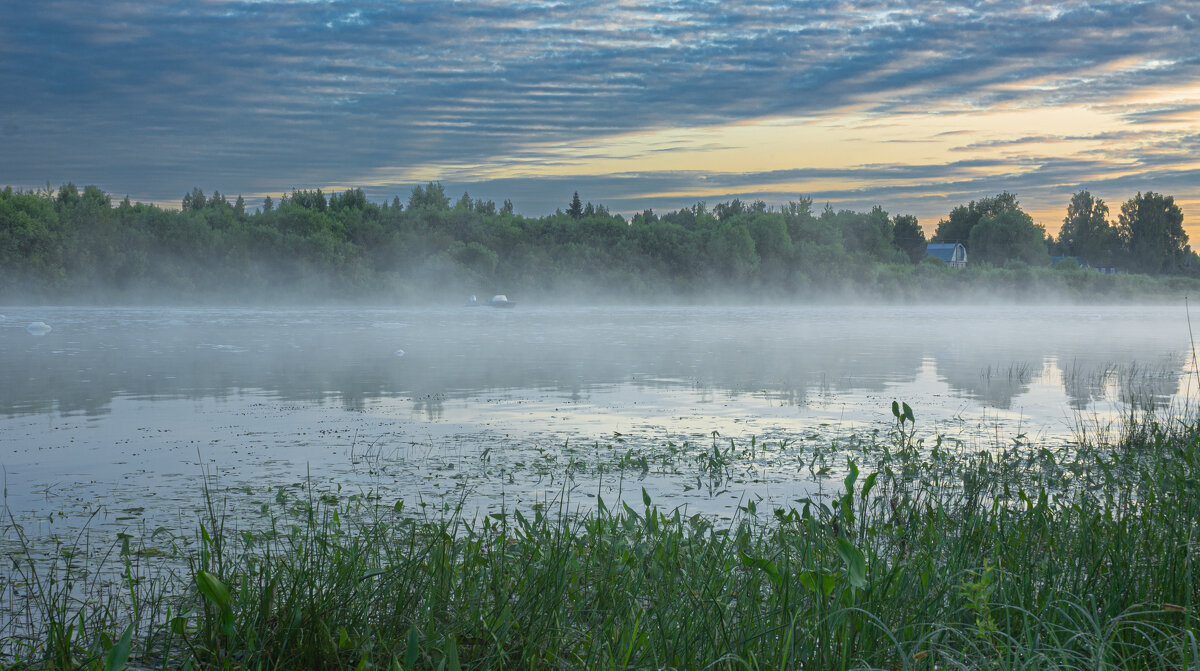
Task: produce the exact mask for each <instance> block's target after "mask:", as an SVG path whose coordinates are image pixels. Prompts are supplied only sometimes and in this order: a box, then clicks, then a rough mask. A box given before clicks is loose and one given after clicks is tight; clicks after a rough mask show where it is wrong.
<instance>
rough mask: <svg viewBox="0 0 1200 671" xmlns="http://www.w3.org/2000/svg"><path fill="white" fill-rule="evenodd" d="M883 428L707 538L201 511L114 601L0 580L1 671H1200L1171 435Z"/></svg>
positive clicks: (899, 417) (398, 512)
mask: <svg viewBox="0 0 1200 671" xmlns="http://www.w3.org/2000/svg"><path fill="white" fill-rule="evenodd" d="M900 408H901V406H899V405H897V406H896V407H895V408H894V412H895V415H896V428H895V431H894V432H893V433H892V435H891V436H890V437H888V439H886V440H862V441H860V442H859V443H857V444H856V446H855V447H854V448H853V449H850V450H848V451H846V452H843V453H841V455H840V458H842V459H845V460H846V462H845V466H844V467H839V469H840V471H839V472H840V473H844V474H845V478H844V480H843V483H842V487H841V488H840V489H839V490H838V493H837V495H836V496H834V497H831V498H828V499H824V500H807V499H806V500H800V501H796V502H794V505H792V506H788V507H786V508H781V509H774V510H760V509H758V507H757V506H756V504H755V503H754V502H749V501H748V502H745V505H744V508H743V509H742V511H741V513H740V514H739V516H738V517H737V518H736V519H735V520H734V521H732V522H727V523H718V522H715V521H714V520H713V519H712V518H708V517H704V516H699V515H697V516H688V515H685V514H682V513H681V512H680V511H679V510H674V509H671V508H670V506H669V502H668V501H654V500H651V498H650V496H649V495H648V494H645V492H644V490H643V496H642V500H641V502H640V504H639V505H636V506H631V505H628V504H626V503H617V502H610V503H609V504H608V505H606V504H605V503H604V502H600V503H599V504H598V505H591V501H590V500H589V507H587V508H586V509H584V508H577V507H576V506H575V504H574V502H573V501H571V500H570V499H569V496H568V494H567V493H566V492H569V491H570V489H569V488H568V487H565V486H564V489H563V492H564V493H563V495H562V497H561V498H560V499H559V500H556V501H552V502H548V505H543V506H536V507H531V508H530V509H527V510H517V509H509V510H505V511H503V512H497V513H495V514H492V515H488V516H483V517H478V518H471V519H464V517H463V516H462V510H461V509H458V510H456V509H454V508H451V509H449V510H444V511H441V512H438V513H430V514H415V515H414V514H410V512H411V511H409V510H408V509H407V507H406V506H405V505H404V504H403V502H396V503H394V504H388V505H384V504H383V503H381V502H379V501H378V500H376V499H367V498H353V499H349V498H339V497H337V496H331V495H322V494H320V493H317V492H312V491H309V492H301V493H300V494H299V495H295V494H293V495H289V494H286V493H284V492H283V491H281V492H280V494H279V496H277V497H276V499H275V500H274V501H273V502H271V503H269V504H266V505H264V507H263V509H262V511H261V513H260V514H261V517H260V518H258V519H255V520H250V519H247V518H245V516H244V513H239V515H238V516H234V515H231V514H227V513H226V512H225V511H224V510H223V509H222V508H223V507H222V502H221V500H220V498H219V491H218V490H217V489H216V488H214V487H209V488H206V489H205V500H206V503H207V509H206V513H205V515H204V516H203V518H202V519H201V520H198V521H197V524H196V531H195V532H194V534H189V535H188V536H187V537H177V538H175V540H174V542H173V544H172V547H171V549H170V551H169V552H168V553H167V554H168V555H170V556H169V557H156V556H154V555H153V553H150V554H147V553H146V552H145V550H144V548H140V547H122V548H117V549H114V552H113V555H112V557H111V558H110V562H111V563H113V564H116V565H118V566H119V570H117V571H115V572H112V571H110V572H109V574H108V575H109V576H110V578H111V576H112V575H117V576H120V577H123V580H112V579H109V580H100V579H99V578H98V577H96V576H98V575H99V574H98V573H95V572H92V573H87V569H85V568H82V567H78V566H75V565H73V564H72V563H71V562H70V560H69V559H62V558H61V557H60V558H59V560H58V561H56V562H51V563H50V564H49V565H48V564H47V563H46V562H45V561H44V560H43V561H34V559H33V557H32V556H31V551H29V550H27V551H26V553H25V555H23V556H17V557H14V559H13V561H14V566H15V567H17V568H19V570H20V575H21V576H22V578H23V581H22V584H25V585H35V587H34V588H33V589H32V594H33V606H31V607H30V608H28V609H27V610H26V612H27V613H29V614H30V615H29V616H28V617H27V619H26V620H24V622H23V624H22V625H21V626H20V627H15V626H11V625H10V627H9V631H8V632H6V636H7V638H6V639H5V640H4V642H3V654H4V655H5V656H6V657H5V659H6V660H7V663H8V664H10V665H11V667H12V668H35V669H67V668H80V667H82V668H95V669H103V668H120V667H121V665H122V664H123V663H125V661H126V660H129V661H130V663H132V664H136V665H137V668H180V667H187V666H190V667H192V668H222V669H297V668H311V669H410V668H421V669H439V668H441V669H456V668H461V669H483V668H501V669H527V668H533V669H577V668H590V669H609V668H621V669H625V668H680V669H851V668H878V669H930V670H932V669H957V668H962V669H1200V642H1198V641H1197V636H1196V634H1197V620H1196V613H1197V610H1196V608H1197V605H1198V601H1200V564H1198V561H1200V523H1198V520H1200V426H1198V425H1197V423H1196V422H1194V421H1192V422H1180V421H1169V420H1156V419H1155V418H1154V417H1152V416H1133V415H1131V417H1130V421H1129V422H1128V424H1127V426H1126V427H1125V429H1124V431H1123V432H1122V435H1121V436H1120V437H1119V440H1116V441H1114V443H1113V444H1104V445H1091V444H1083V445H1077V446H1074V447H1072V448H1057V449H1053V450H1052V449H1047V448H1044V447H1041V446H1037V445H1031V444H1029V443H1027V442H1025V441H1024V440H1022V439H1020V438H1018V439H1014V440H1013V442H1012V444H1011V445H1008V446H1002V447H998V448H994V449H976V450H966V449H964V448H963V447H962V446H961V445H955V444H950V443H944V442H943V441H942V440H940V439H938V438H930V439H929V441H928V442H923V441H922V440H920V439H916V437H915V433H914V430H913V429H914V427H913V423H912V422H911V420H912V412H911V410H910V409H908V408H907V407H906V406H905V407H904V409H903V410H901V409H900ZM750 449H751V450H752V449H754V446H753V445H752V446H751V448H750ZM744 452H745V450H743V451H741V452H739V451H738V450H737V449H735V448H734V446H733V444H732V443H731V444H730V447H728V448H725V447H723V444H722V445H718V444H717V443H716V442H714V444H713V448H712V451H710V452H706V453H701V454H700V455H698V456H697V457H696V458H697V465H698V467H699V468H700V469H701V470H706V471H711V473H710V475H714V476H715V477H719V476H720V475H721V474H722V473H724V472H725V471H726V470H727V468H728V467H729V464H730V463H731V462H732V461H735V460H736V459H737V458H738V455H739V454H740V453H744ZM797 477H809V475H808V473H807V472H802V471H800V470H799V469H798V471H797ZM172 557H173V558H174V559H172ZM43 559H44V558H43ZM171 561H173V562H175V564H174V565H175V566H178V568H177V569H175V570H172V571H160V572H159V573H158V574H151V572H150V571H151V569H152V568H153V567H155V566H160V565H162V563H169V562H171ZM155 562H160V564H156V563H155ZM47 566H49V568H47ZM81 580H82V581H83V582H84V583H87V584H84V585H83V586H81V582H80V581H81ZM89 580H90V581H91V582H88V581H89ZM10 593H11V590H10ZM85 593H87V594H89V596H88V598H87V599H86V600H85V599H83V598H81V595H83V594H85ZM11 598H15V597H11ZM126 632H128V633H129V635H128V636H126V637H124V638H123V637H122V635H123V634H125V633H126Z"/></svg>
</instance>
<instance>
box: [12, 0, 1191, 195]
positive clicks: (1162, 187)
mask: <svg viewBox="0 0 1200 671" xmlns="http://www.w3.org/2000/svg"><path fill="white" fill-rule="evenodd" d="M1056 111H1057V112H1060V113H1061V112H1063V111H1065V114H1066V116H1065V118H1066V121H1064V117H1063V114H1059V115H1058V116H1057V117H1053V118H1052V117H1050V116H1046V115H1047V114H1049V113H1052V112H1056ZM998 114H999V115H1000V116H997V115H998ZM1072 115H1077V116H1078V118H1079V120H1080V121H1079V124H1078V125H1079V127H1078V128H1073V127H1072V126H1073V125H1074V124H1072V123H1071V121H1070V120H1071V118H1074V117H1073V116H1072ZM1198 118H1200V8H1197V7H1196V5H1195V4H1194V3H1193V2H1190V1H1177V2H1144V3H1142V2H1119V3H1118V2H1109V3H1104V2H1076V1H1067V2H1057V3H1035V2H1017V1H1009V0H999V1H985V0H979V1H976V2H932V3H929V2H921V3H915V2H893V1H887V0H879V1H870V0H867V1H860V2H854V1H847V2H841V1H832V0H829V1H816V2H807V3H790V2H789V3H782V2H780V3H773V2H752V1H750V0H733V1H722V2H715V1H707V0H684V1H680V2H636V1H630V0H626V1H623V2H618V3H611V2H572V3H559V2H543V3H511V2H501V1H490V2H489V1H484V2H432V1H428V2H403V1H402V2H382V1H380V2H367V1H359V0H347V1H344V2H341V1H303V0H296V1H270V0H264V1H237V2H233V1H229V2H226V1H222V0H207V1H200V2H134V1H127V2H120V1H115V2H111V3H91V2H83V1H82V0H50V1H45V2H33V3H7V4H6V5H5V7H4V8H3V9H0V140H2V141H0V184H12V185H15V186H37V185H41V184H44V183H45V182H46V181H47V180H48V181H50V182H51V183H54V184H57V183H58V182H61V181H66V180H73V181H75V182H80V183H96V184H99V185H101V186H102V187H103V188H106V189H109V190H112V191H115V192H117V193H125V192H129V193H131V194H132V195H133V196H134V198H140V199H143V200H154V201H160V202H167V201H175V200H177V199H178V198H179V197H180V196H181V195H182V194H183V193H185V192H186V191H189V190H190V189H191V187H192V186H196V185H199V186H201V187H202V188H205V189H206V190H211V189H213V188H216V189H219V190H221V191H223V192H230V193H246V194H248V195H252V194H265V193H279V192H281V191H285V190H289V189H290V188H292V187H310V186H326V187H339V186H364V187H365V188H366V189H367V190H368V193H369V194H370V195H372V196H373V197H376V198H383V197H390V196H391V195H393V194H400V195H401V196H402V197H404V195H406V194H407V192H408V190H409V189H411V186H412V184H414V183H415V182H418V181H424V180H429V179H438V180H442V181H443V182H444V183H446V184H447V187H448V189H449V190H450V191H451V192H461V190H470V191H471V193H472V195H475V196H483V197H490V198H495V199H501V198H504V197H512V198H513V200H514V202H515V203H516V204H517V207H518V209H519V210H522V211H525V212H528V213H533V214H538V213H542V212H546V211H552V210H553V209H554V208H555V207H560V206H562V205H563V204H565V203H566V201H567V200H568V199H569V198H570V194H571V192H572V191H575V190H578V191H579V192H580V193H581V195H583V196H584V197H585V199H587V200H592V201H597V202H605V203H607V204H609V206H610V207H611V208H612V209H614V210H626V211H628V210H633V209H642V208H644V207H654V208H656V209H664V208H673V207H678V206H681V205H685V204H690V203H691V202H695V201H696V200H709V201H716V200H721V199H723V198H728V197H734V196H738V197H743V198H746V197H750V198H754V197H762V198H764V199H766V200H769V201H775V202H781V201H785V200H787V199H789V198H794V197H796V196H798V195H801V194H807V195H811V196H813V197H814V198H817V199H818V201H824V200H830V201H832V202H834V203H835V204H838V205H845V206H847V207H856V208H861V207H869V206H870V205H873V204H875V203H881V204H883V205H884V206H885V207H886V208H888V209H889V210H891V211H894V212H896V211H912V212H917V213H918V214H920V215H921V216H923V218H927V217H934V218H936V217H937V216H940V214H944V213H945V212H946V211H947V210H948V209H949V207H950V206H952V205H954V204H957V203H959V202H964V201H965V200H969V199H971V198H977V197H979V196H981V195H986V194H989V193H994V192H997V191H1000V190H1004V189H1007V190H1010V191H1016V192H1017V193H1018V194H1020V195H1021V198H1022V202H1023V203H1024V204H1026V206H1028V207H1031V208H1032V209H1035V210H1045V211H1047V212H1049V211H1051V210H1054V209H1058V210H1060V211H1061V209H1062V208H1063V207H1064V205H1065V202H1066V199H1065V197H1064V194H1065V195H1067V196H1069V193H1070V192H1071V191H1072V190H1073V189H1075V188H1077V187H1081V186H1082V187H1087V188H1090V189H1092V190H1093V192H1096V193H1099V194H1101V195H1104V196H1105V197H1108V198H1109V199H1110V200H1115V199H1123V198H1127V197H1129V196H1130V195H1132V194H1133V192H1135V191H1138V190H1147V189H1152V190H1156V191H1161V192H1164V193H1168V194H1173V195H1175V196H1176V197H1177V198H1178V199H1180V200H1181V201H1184V202H1185V203H1196V204H1198V205H1200V180H1197V175H1198V171H1200V152H1198V151H1197V150H1198V149H1200V121H1197V119H1198ZM751 131H754V132H756V133H757V135H755V134H753V133H751ZM748 133H749V135H748ZM764 138H767V139H764ZM774 140H777V142H776V141H774ZM774 146H779V147H781V148H782V147H785V148H786V149H787V154H786V155H779V154H780V152H774V151H772V147H774ZM1189 213H1190V214H1191V213H1195V214H1194V215H1193V216H1196V215H1200V208H1196V207H1191V209H1190V210H1189ZM1059 216H1061V215H1059Z"/></svg>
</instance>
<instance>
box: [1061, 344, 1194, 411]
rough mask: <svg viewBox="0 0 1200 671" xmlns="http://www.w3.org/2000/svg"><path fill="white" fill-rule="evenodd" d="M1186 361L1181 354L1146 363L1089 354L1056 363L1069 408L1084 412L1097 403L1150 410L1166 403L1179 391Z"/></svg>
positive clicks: (1166, 355)
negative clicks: (1113, 403) (1109, 402)
mask: <svg viewBox="0 0 1200 671" xmlns="http://www.w3.org/2000/svg"><path fill="white" fill-rule="evenodd" d="M1186 360H1187V354H1186V353H1184V352H1183V351H1179V352H1175V353H1169V354H1163V355H1161V356H1160V357H1159V358H1158V359H1156V360H1155V361H1153V362H1150V363H1142V362H1131V363H1115V359H1114V358H1113V357H1112V356H1111V355H1110V356H1108V357H1105V356H1104V354H1103V353H1099V354H1097V353H1091V354H1081V355H1078V356H1076V357H1075V358H1073V359H1072V360H1070V361H1069V362H1064V361H1061V360H1060V362H1059V368H1060V370H1061V373H1062V379H1063V388H1064V390H1065V391H1066V393H1067V397H1068V398H1069V399H1070V401H1069V402H1070V405H1071V407H1072V408H1073V409H1076V410H1084V409H1087V408H1088V407H1090V406H1091V405H1092V404H1094V403H1097V402H1100V401H1114V402H1120V403H1126V404H1130V405H1134V404H1136V406H1137V407H1138V408H1144V409H1153V408H1159V407H1162V406H1164V405H1168V404H1170V402H1171V399H1172V398H1174V396H1175V394H1176V393H1177V392H1178V391H1179V377H1180V371H1181V370H1182V369H1183V366H1184V363H1185V362H1186Z"/></svg>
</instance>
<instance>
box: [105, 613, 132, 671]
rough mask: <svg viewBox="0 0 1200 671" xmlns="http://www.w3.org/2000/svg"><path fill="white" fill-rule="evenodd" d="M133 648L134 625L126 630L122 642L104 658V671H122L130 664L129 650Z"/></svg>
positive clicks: (118, 642)
mask: <svg viewBox="0 0 1200 671" xmlns="http://www.w3.org/2000/svg"><path fill="white" fill-rule="evenodd" d="M132 646H133V625H132V624H131V625H129V626H128V627H126V628H125V633H124V634H121V640H119V641H117V644H116V645H114V646H113V647H112V649H111V650H109V651H108V654H107V655H105V657H104V671H120V670H121V669H124V668H125V665H126V664H127V663H128V662H129V649H130V648H131V647H132Z"/></svg>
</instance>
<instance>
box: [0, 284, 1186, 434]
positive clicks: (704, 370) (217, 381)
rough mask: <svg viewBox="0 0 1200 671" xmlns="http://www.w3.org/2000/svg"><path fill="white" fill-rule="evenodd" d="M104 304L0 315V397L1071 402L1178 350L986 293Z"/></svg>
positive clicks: (73, 404) (1158, 393) (425, 405)
mask: <svg viewBox="0 0 1200 671" xmlns="http://www.w3.org/2000/svg"><path fill="white" fill-rule="evenodd" d="M115 312H117V311H105V310H97V311H93V312H87V311H81V313H82V316H78V317H76V319H77V326H76V327H75V328H74V330H68V329H65V328H64V329H56V330H55V331H52V332H51V333H49V334H48V335H46V336H45V337H43V338H38V339H33V338H32V337H31V336H29V334H27V333H25V331H24V330H23V329H0V374H2V375H3V376H4V379H5V384H3V385H0V415H10V416H11V415H21V414H30V413H48V412H55V411H58V412H63V413H80V412H83V413H88V414H102V413H105V412H108V411H109V408H110V406H111V403H112V400H113V398H115V397H120V396H130V397H136V398H146V399H151V400H155V399H170V398H187V399H206V398H216V399H221V398H226V397H230V396H232V395H240V394H243V393H246V392H250V393H254V392H262V393H265V394H268V395H270V396H273V397H275V398H277V399H279V400H284V401H295V402H309V403H326V402H330V401H335V402H338V403H341V404H342V405H343V406H344V407H345V408H347V409H349V410H363V409H365V408H366V407H367V405H369V403H370V402H371V401H372V400H373V399H378V398H384V397H403V398H412V399H414V400H413V403H414V407H415V408H417V411H418V412H421V413H424V414H425V415H427V416H428V417H429V418H431V419H438V418H441V417H442V415H443V413H444V402H445V400H446V399H455V398H467V397H471V396H474V395H477V394H479V393H481V392H484V391H488V390H495V389H530V388H537V389H541V390H546V391H552V392H559V393H561V394H562V395H563V397H564V398H571V399H575V400H578V399H581V398H584V397H586V395H587V394H588V392H589V390H591V389H596V388H600V387H605V386H609V387H611V386H618V385H625V384H633V385H635V386H636V387H646V388H661V389H665V390H668V391H677V390H680V389H687V388H689V387H691V388H692V389H693V391H695V392H696V394H697V395H698V396H699V397H700V400H704V399H705V398H708V399H710V400H711V399H715V398H718V395H727V396H731V397H734V398H736V397H738V396H740V395H742V394H765V395H766V396H767V397H769V398H771V399H773V400H777V401H779V402H782V403H788V404H792V405H804V404H807V403H809V402H811V401H812V400H813V399H815V398H820V397H822V396H828V395H829V394H831V393H832V394H837V393H839V392H855V391H867V392H881V391H883V390H885V389H887V388H888V387H889V386H890V385H894V384H896V383H907V382H912V381H913V380H915V379H917V377H918V374H919V373H920V371H921V370H922V366H923V364H924V362H926V361H932V362H933V366H934V367H935V369H936V371H937V376H938V378H939V379H941V380H942V381H943V382H945V383H946V384H947V385H949V386H950V388H951V389H952V390H954V392H955V393H957V394H961V395H963V396H965V397H968V398H973V399H977V400H979V401H982V402H985V403H988V404H991V405H994V406H996V407H1000V408H1007V407H1009V406H1010V405H1011V404H1012V402H1013V399H1014V398H1016V397H1018V396H1020V395H1021V394H1024V393H1026V392H1027V391H1029V389H1030V385H1031V384H1032V383H1033V382H1034V381H1035V380H1034V378H1036V377H1037V375H1038V374H1039V373H1040V371H1041V370H1042V365H1043V362H1056V364H1057V366H1058V367H1059V369H1060V370H1061V371H1062V381H1063V386H1064V389H1065V391H1066V394H1067V395H1068V397H1069V399H1070V403H1071V404H1072V406H1073V407H1076V408H1083V407H1086V406H1087V405H1088V404H1089V403H1091V402H1094V401H1095V400H1098V399H1101V398H1105V397H1106V394H1108V395H1109V400H1123V399H1126V398H1129V397H1137V398H1141V397H1147V398H1150V399H1153V401H1154V402H1155V403H1161V402H1162V401H1163V400H1165V399H1168V398H1170V397H1171V395H1172V394H1173V393H1174V391H1175V384H1176V383H1177V376H1176V375H1175V372H1176V371H1178V370H1179V369H1180V367H1181V365H1182V363H1183V361H1184V358H1183V357H1182V355H1180V354H1179V353H1178V352H1179V351H1181V350H1179V349H1175V348H1173V347H1167V346H1164V345H1163V342H1162V341H1164V338H1162V337H1160V338H1159V339H1158V341H1157V342H1151V341H1152V340H1153V336H1154V335H1155V334H1154V333H1150V334H1149V335H1147V329H1146V326H1145V324H1143V323H1141V322H1138V321H1136V320H1128V324H1127V325H1126V326H1124V327H1123V328H1125V329H1126V332H1121V333H1113V332H1112V330H1111V328H1112V326H1113V325H1110V324H1099V325H1097V323H1095V322H1091V321H1086V320H1084V321H1079V320H1076V321H1074V322H1073V321H1071V320H1058V321H1052V322H1047V321H1046V320H1045V319H1044V318H1041V321H1039V320H1038V319H1035V318H1032V317H1031V318H1029V319H1028V320H1026V321H1025V322H1021V321H1020V318H1019V317H1018V318H1014V317H1013V315H1012V314H1009V315H1006V316H1001V317H995V318H993V317H992V315H991V312H989V311H986V310H982V309H979V310H976V311H974V312H972V313H971V314H969V315H968V317H969V318H960V315H958V313H957V311H941V312H936V311H933V314H927V313H928V312H930V309H927V308H920V309H918V308H906V309H905V310H904V311H898V310H894V311H891V312H888V311H886V310H877V309H871V308H862V309H858V310H857V311H854V310H849V311H839V310H830V309H814V310H808V311H805V310H794V309H793V310H790V311H787V310H785V311H782V313H777V312H776V311H773V310H771V309H768V308H761V309H748V310H743V311H738V310H721V309H704V308H700V309H694V310H693V309H686V310H676V311H672V310H652V309H647V310H627V311H626V312H625V313H619V314H616V315H614V314H612V313H610V312H609V311H593V312H588V311H578V310H576V311H569V310H564V311H562V312H561V313H559V312H554V311H541V312H534V313H524V312H519V311H512V312H509V311H503V312H502V313H501V312H498V311H485V310H477V309H472V310H464V311H460V312H449V311H446V312H442V313H429V314H422V313H417V312H416V311H413V312H412V313H411V314H410V313H403V312H400V313H396V312H395V311H393V312H392V313H389V315H388V319H389V320H401V321H403V322H404V323H402V324H394V325H385V326H386V328H383V327H379V326H378V325H376V324H373V322H372V321H371V318H369V317H368V318H363V317H362V316H360V315H359V314H358V312H356V311H355V312H345V311H343V313H339V312H338V311H336V310H315V311H307V312H303V313H299V314H288V313H282V312H280V313H265V315H266V316H260V315H258V314H257V313H248V314H247V315H246V316H245V317H239V316H237V315H236V314H235V315H234V316H232V317H227V318H222V319H219V320H211V319H209V318H208V317H207V316H205V315H201V316H199V317H194V318H193V317H189V314H188V313H187V311H178V312H172V311H167V312H168V313H170V314H172V315H180V316H179V317H178V318H175V317H173V318H172V321H170V322H167V321H161V323H157V324H154V325H151V326H139V327H136V328H134V327H122V326H119V325H117V326H114V325H113V323H111V322H113V320H114V319H115V318H114V317H113V316H112V314H113V313H115ZM218 312H220V311H218ZM222 314H224V313H222ZM397 314H399V316H397ZM347 315H349V317H353V319H351V318H348V317H347V318H345V319H343V318H342V317H346V316H347ZM177 322H181V323H177ZM1014 322H1016V323H1015V324H1014ZM117 323H118V324H119V323H120V322H119V320H117ZM1047 323H1051V324H1052V326H1047ZM1101 326H1102V327H1104V328H1100V327H1101ZM1118 327H1120V325H1118ZM1159 330H1161V329H1159ZM68 332H70V333H71V335H70V336H68V335H66V334H67V333H68ZM1143 341H1145V342H1146V347H1145V349H1144V351H1145V353H1146V356H1148V357H1149V356H1151V353H1153V356H1154V357H1156V358H1155V359H1154V361H1155V363H1153V364H1152V365H1150V366H1147V367H1142V366H1139V367H1131V366H1130V365H1129V363H1128V362H1129V361H1130V358H1131V357H1130V354H1129V352H1128V343H1130V342H1143ZM399 348H403V351H404V354H403V355H400V354H398V352H397V350H398V349H399ZM1123 348H1124V349H1123ZM1164 351H1168V352H1171V354H1170V355H1169V356H1166V357H1162V355H1161V352H1164ZM1122 366H1124V368H1123V367H1122ZM1114 385H1115V388H1116V389H1119V390H1120V391H1119V393H1120V394H1121V397H1120V398H1118V399H1112V398H1111V393H1112V389H1113V387H1114Z"/></svg>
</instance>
